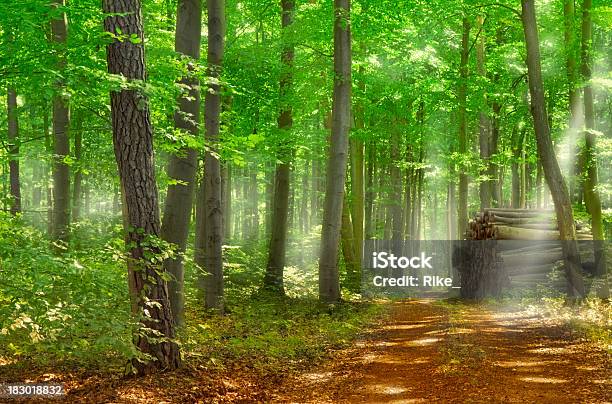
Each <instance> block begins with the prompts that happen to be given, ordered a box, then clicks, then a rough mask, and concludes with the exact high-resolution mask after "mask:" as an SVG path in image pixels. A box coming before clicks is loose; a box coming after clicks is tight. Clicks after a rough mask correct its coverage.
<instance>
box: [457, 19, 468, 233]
mask: <svg viewBox="0 0 612 404" xmlns="http://www.w3.org/2000/svg"><path fill="white" fill-rule="evenodd" d="M469 42H470V22H469V21H468V19H467V17H464V18H463V34H462V36H461V64H460V65H459V88H458V89H457V102H458V106H459V109H458V119H459V153H460V154H461V156H462V158H465V154H466V153H467V151H468V150H467V116H466V115H467V113H466V110H467V79H468V62H469V60H468V59H469V54H470V49H469V47H470V43H469ZM457 202H458V205H457V230H458V232H459V238H460V239H463V237H464V236H465V230H466V226H467V222H468V175H467V172H466V168H465V163H463V162H462V163H461V165H460V169H459V195H458V201H457Z"/></svg>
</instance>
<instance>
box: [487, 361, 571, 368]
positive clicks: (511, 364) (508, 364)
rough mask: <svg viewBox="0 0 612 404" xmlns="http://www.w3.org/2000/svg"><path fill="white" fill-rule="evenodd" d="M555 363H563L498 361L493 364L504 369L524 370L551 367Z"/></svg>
mask: <svg viewBox="0 0 612 404" xmlns="http://www.w3.org/2000/svg"><path fill="white" fill-rule="evenodd" d="M554 363H562V362H557V361H533V362H532V361H497V362H493V364H494V365H495V366H499V367H502V368H524V367H536V366H544V365H550V364H554Z"/></svg>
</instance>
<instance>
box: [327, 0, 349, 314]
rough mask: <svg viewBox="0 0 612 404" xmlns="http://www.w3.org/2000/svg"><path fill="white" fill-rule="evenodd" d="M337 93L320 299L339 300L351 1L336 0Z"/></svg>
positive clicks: (330, 151)
mask: <svg viewBox="0 0 612 404" xmlns="http://www.w3.org/2000/svg"><path fill="white" fill-rule="evenodd" d="M334 14H335V15H334V94H333V112H332V136H331V144H330V148H329V157H328V164H327V182H326V190H325V191H326V192H325V206H324V211H323V229H322V233H321V257H320V259H319V299H320V300H321V301H323V302H326V303H333V302H338V301H339V300H340V280H339V275H338V247H339V241H340V240H339V238H340V226H341V222H342V204H343V200H344V183H345V179H346V178H345V177H346V160H347V152H348V133H349V130H350V127H351V22H350V0H334Z"/></svg>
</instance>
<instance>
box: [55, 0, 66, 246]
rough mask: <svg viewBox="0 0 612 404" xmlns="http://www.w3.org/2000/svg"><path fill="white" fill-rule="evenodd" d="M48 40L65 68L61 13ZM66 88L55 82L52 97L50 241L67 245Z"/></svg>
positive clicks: (57, 3) (57, 5)
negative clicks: (51, 209)
mask: <svg viewBox="0 0 612 404" xmlns="http://www.w3.org/2000/svg"><path fill="white" fill-rule="evenodd" d="M51 5H52V6H53V7H54V8H60V7H64V6H65V0H61V1H54V2H52V3H51ZM51 33H52V39H53V42H54V43H55V45H56V46H57V47H58V48H59V52H58V55H59V57H58V60H57V68H58V69H59V70H60V71H63V70H65V68H66V40H67V37H68V33H67V20H66V14H65V13H64V12H62V13H60V14H59V17H58V18H56V19H54V20H52V21H51ZM65 87H66V84H65V83H64V82H63V81H62V80H58V81H57V82H56V89H55V90H56V92H55V95H54V96H53V155H54V164H53V233H54V234H53V239H54V240H57V241H61V242H64V243H66V242H68V237H69V234H68V227H69V225H70V167H69V166H68V163H67V158H68V157H69V156H70V136H69V133H68V131H69V128H70V109H69V106H68V99H67V97H66V96H64V95H63V94H62V93H63V92H64V91H65Z"/></svg>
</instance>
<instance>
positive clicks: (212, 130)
mask: <svg viewBox="0 0 612 404" xmlns="http://www.w3.org/2000/svg"><path fill="white" fill-rule="evenodd" d="M207 6H208V76H209V77H211V78H212V79H213V80H211V81H210V82H209V84H208V91H207V92H206V99H205V103H206V105H205V115H206V117H205V123H206V143H207V145H208V147H209V149H208V150H207V151H206V154H205V158H204V175H203V177H202V181H203V183H202V184H201V187H202V190H203V194H202V196H201V197H200V198H201V200H199V201H198V203H200V204H203V207H202V214H201V215H200V216H199V217H198V220H199V221H202V223H199V226H198V227H197V228H199V229H200V234H196V263H197V264H198V265H199V266H200V267H201V268H202V269H203V270H204V271H205V275H203V276H202V283H203V286H204V293H205V300H204V304H205V307H206V308H208V309H215V310H218V311H219V312H223V254H222V244H223V220H222V214H223V212H221V165H220V162H219V157H218V152H219V144H218V143H219V131H220V122H221V86H220V84H219V79H220V77H221V69H222V65H223V52H224V47H225V0H208V2H207Z"/></svg>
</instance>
